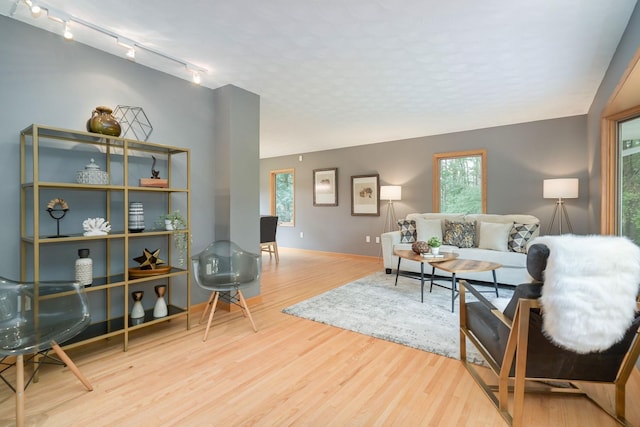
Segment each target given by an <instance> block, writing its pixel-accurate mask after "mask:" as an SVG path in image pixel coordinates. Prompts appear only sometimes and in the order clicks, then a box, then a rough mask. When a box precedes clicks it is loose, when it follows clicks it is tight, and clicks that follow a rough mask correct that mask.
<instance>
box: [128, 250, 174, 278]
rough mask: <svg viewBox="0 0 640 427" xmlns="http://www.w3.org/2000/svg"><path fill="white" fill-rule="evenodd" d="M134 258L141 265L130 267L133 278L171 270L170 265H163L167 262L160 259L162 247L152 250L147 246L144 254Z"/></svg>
mask: <svg viewBox="0 0 640 427" xmlns="http://www.w3.org/2000/svg"><path fill="white" fill-rule="evenodd" d="M133 260H134V261H136V262H137V263H138V264H140V266H139V267H134V268H130V269H129V277H131V278H136V277H145V276H155V275H158V274H166V273H168V272H169V271H171V266H170V265H161V264H164V263H165V262H164V261H163V260H161V259H160V249H156V250H155V251H150V250H149V249H146V248H145V250H144V252H143V254H142V255H141V256H139V257H136V258H133Z"/></svg>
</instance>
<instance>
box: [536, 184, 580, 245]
mask: <svg viewBox="0 0 640 427" xmlns="http://www.w3.org/2000/svg"><path fill="white" fill-rule="evenodd" d="M542 197H544V198H545V199H556V207H555V209H554V210H553V216H552V217H551V223H550V224H549V228H548V229H547V234H549V233H551V228H552V227H553V223H554V221H555V220H556V215H558V229H559V231H560V234H562V222H563V220H564V221H566V222H567V226H568V227H569V232H570V233H573V227H571V221H570V220H569V215H568V214H567V208H566V207H565V205H564V199H577V198H578V178H562V179H545V180H544V181H543V189H542Z"/></svg>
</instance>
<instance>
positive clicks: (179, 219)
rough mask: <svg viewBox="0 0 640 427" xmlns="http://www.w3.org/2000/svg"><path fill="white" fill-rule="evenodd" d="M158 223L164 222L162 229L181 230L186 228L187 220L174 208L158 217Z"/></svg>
mask: <svg viewBox="0 0 640 427" xmlns="http://www.w3.org/2000/svg"><path fill="white" fill-rule="evenodd" d="M158 223H159V224H162V223H164V229H165V230H167V231H173V230H181V229H183V228H187V220H186V219H184V217H183V216H182V214H181V213H180V211H179V210H175V211H173V212H171V213H168V214H166V215H161V216H160V218H158Z"/></svg>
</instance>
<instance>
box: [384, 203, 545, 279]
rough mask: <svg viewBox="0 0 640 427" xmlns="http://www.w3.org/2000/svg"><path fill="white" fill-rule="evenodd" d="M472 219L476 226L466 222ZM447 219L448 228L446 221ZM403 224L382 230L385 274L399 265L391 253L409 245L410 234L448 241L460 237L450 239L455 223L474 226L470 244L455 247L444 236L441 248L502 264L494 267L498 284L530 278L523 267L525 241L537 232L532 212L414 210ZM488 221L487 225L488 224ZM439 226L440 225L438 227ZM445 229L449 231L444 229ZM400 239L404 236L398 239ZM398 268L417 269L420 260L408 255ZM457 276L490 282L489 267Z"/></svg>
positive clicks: (536, 222)
mask: <svg viewBox="0 0 640 427" xmlns="http://www.w3.org/2000/svg"><path fill="white" fill-rule="evenodd" d="M474 221H475V227H473V226H469V225H468V223H473V222H474ZM447 222H449V230H447V229H446V228H445V224H446V223H447ZM398 223H403V225H404V228H403V229H402V231H401V230H397V231H391V232H388V233H383V234H382V239H381V240H382V256H383V259H384V268H385V270H386V272H387V273H388V274H390V273H391V272H395V270H396V269H397V268H398V257H397V256H394V255H393V251H394V249H411V245H412V242H411V241H408V242H407V240H410V239H408V237H409V236H410V235H411V234H413V239H415V240H422V241H427V240H429V238H430V237H432V236H434V235H435V236H436V237H440V238H443V237H446V236H448V237H449V238H450V240H451V241H453V242H455V241H460V239H458V238H455V237H454V238H453V239H451V237H452V235H454V234H453V233H452V230H454V229H455V226H456V223H457V224H459V223H463V224H462V225H459V226H460V227H463V228H464V229H467V231H470V230H472V229H473V228H475V234H474V236H473V243H472V244H473V247H458V246H452V245H447V244H446V243H447V242H446V241H445V240H443V245H442V246H441V249H440V250H441V251H446V252H457V253H458V254H459V258H463V259H473V260H479V261H491V262H497V263H499V264H502V267H501V268H499V269H498V270H496V278H497V281H498V283H499V284H506V285H514V286H515V285H518V284H520V283H525V282H529V281H530V280H531V278H530V277H529V274H528V273H527V268H526V260H527V255H526V253H525V252H526V244H527V242H528V241H529V240H531V239H533V238H535V237H536V236H538V235H539V232H540V220H539V219H538V218H536V217H535V216H532V215H520V214H513V215H494V214H468V215H464V214H441V213H422V214H419V213H414V214H409V215H407V216H406V218H404V220H400V221H398ZM411 224H415V231H413V230H411V228H410V227H411ZM487 224H488V225H487ZM438 226H439V227H438ZM447 231H448V232H447ZM470 238H471V237H469V236H467V238H466V240H465V241H464V242H463V243H462V246H468V245H470V244H471V243H470V241H469V239H470ZM401 240H404V242H403V241H401ZM400 270H401V271H409V272H414V273H419V272H420V263H419V262H416V261H411V260H407V259H402V262H401V264H400ZM425 273H429V274H430V273H431V268H430V267H428V266H427V267H426V268H425ZM436 275H438V276H447V277H450V276H451V274H450V273H447V272H444V271H441V270H438V269H437V268H436ZM456 276H457V277H458V278H460V279H469V280H474V281H475V280H477V281H484V282H493V276H492V274H491V272H490V271H487V272H479V273H458V274H456Z"/></svg>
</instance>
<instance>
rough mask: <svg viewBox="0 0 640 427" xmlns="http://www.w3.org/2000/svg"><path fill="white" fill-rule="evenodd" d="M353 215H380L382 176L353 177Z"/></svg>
mask: <svg viewBox="0 0 640 427" xmlns="http://www.w3.org/2000/svg"><path fill="white" fill-rule="evenodd" d="M351 215H354V216H355V215H370V216H380V176H379V175H356V176H352V177H351Z"/></svg>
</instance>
